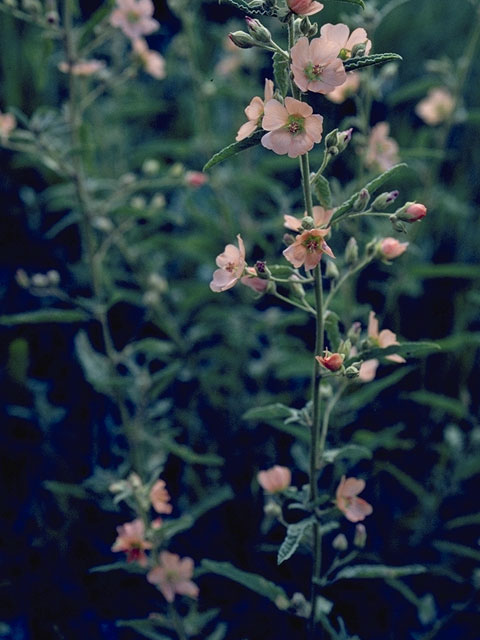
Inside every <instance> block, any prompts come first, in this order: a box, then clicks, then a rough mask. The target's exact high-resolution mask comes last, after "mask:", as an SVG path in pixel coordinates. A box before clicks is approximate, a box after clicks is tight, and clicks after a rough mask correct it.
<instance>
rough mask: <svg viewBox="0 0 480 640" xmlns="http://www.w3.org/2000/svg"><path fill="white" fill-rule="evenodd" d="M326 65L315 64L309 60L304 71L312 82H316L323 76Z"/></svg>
mask: <svg viewBox="0 0 480 640" xmlns="http://www.w3.org/2000/svg"><path fill="white" fill-rule="evenodd" d="M325 67H326V65H322V64H313V63H312V62H309V63H308V64H307V66H306V67H305V69H304V70H303V72H304V74H305V75H306V77H307V78H308V79H309V80H310V81H311V82H314V81H315V80H318V79H319V78H320V77H321V75H322V73H323V72H324V70H325Z"/></svg>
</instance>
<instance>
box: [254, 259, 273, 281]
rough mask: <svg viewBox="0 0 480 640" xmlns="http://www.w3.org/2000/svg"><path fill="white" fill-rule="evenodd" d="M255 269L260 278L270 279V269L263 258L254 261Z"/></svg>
mask: <svg viewBox="0 0 480 640" xmlns="http://www.w3.org/2000/svg"><path fill="white" fill-rule="evenodd" d="M255 271H256V274H257V276H258V277H259V278H262V280H270V278H271V277H272V274H271V273H270V269H269V268H268V267H267V264H266V262H264V261H263V260H257V261H256V263H255Z"/></svg>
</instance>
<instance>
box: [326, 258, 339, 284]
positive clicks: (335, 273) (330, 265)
mask: <svg viewBox="0 0 480 640" xmlns="http://www.w3.org/2000/svg"><path fill="white" fill-rule="evenodd" d="M339 276H340V271H339V270H338V267H337V265H336V264H335V263H334V262H332V261H331V260H328V261H327V268H326V269H325V277H326V278H328V279H329V280H338V278H339Z"/></svg>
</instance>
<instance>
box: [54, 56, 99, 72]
mask: <svg viewBox="0 0 480 640" xmlns="http://www.w3.org/2000/svg"><path fill="white" fill-rule="evenodd" d="M105 66H106V64H105V62H104V61H103V60H96V59H93V58H92V59H91V60H79V61H78V62H76V63H75V64H72V66H70V65H69V64H68V62H65V61H63V62H59V63H58V68H59V70H60V71H61V72H62V73H71V74H72V75H74V76H91V75H93V74H94V73H98V72H99V71H102V69H105Z"/></svg>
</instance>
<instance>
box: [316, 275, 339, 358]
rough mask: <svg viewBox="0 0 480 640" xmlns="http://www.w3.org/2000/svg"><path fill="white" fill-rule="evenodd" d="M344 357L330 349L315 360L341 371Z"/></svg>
mask: <svg viewBox="0 0 480 640" xmlns="http://www.w3.org/2000/svg"><path fill="white" fill-rule="evenodd" d="M332 264H333V263H332ZM344 358H345V356H343V355H342V354H341V353H329V352H328V351H325V355H324V356H315V360H316V361H317V362H318V363H319V364H321V365H322V367H325V368H326V369H328V370H329V371H339V370H340V369H341V368H342V365H343V360H344Z"/></svg>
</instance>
